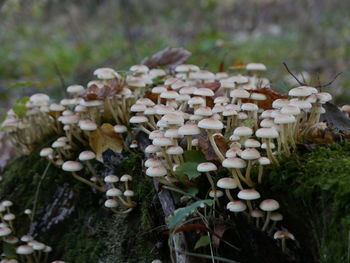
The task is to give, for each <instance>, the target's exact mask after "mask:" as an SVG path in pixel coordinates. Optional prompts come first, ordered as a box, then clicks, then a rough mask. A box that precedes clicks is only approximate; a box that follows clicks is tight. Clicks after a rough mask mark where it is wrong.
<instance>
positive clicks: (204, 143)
mask: <svg viewBox="0 0 350 263" xmlns="http://www.w3.org/2000/svg"><path fill="white" fill-rule="evenodd" d="M214 140H215V143H216V145H217V146H218V148H219V150H220V152H221V153H222V154H223V155H225V153H226V151H227V150H228V144H227V142H226V140H225V137H224V136H222V135H221V134H216V135H214ZM198 146H199V149H200V150H201V151H202V152H203V154H204V156H205V159H207V160H208V161H219V158H218V157H217V155H216V153H215V151H214V149H213V147H212V146H211V144H210V141H209V139H208V136H207V134H205V133H201V134H200V135H199V137H198Z"/></svg>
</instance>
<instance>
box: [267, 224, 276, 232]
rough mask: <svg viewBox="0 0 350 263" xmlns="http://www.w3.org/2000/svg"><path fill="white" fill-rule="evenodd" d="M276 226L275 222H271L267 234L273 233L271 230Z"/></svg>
mask: <svg viewBox="0 0 350 263" xmlns="http://www.w3.org/2000/svg"><path fill="white" fill-rule="evenodd" d="M276 225H277V221H273V223H272V225H271V227H270V229H269V230H268V231H267V232H268V233H269V234H272V231H273V229H274V228H275V227H276Z"/></svg>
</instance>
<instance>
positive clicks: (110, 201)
mask: <svg viewBox="0 0 350 263" xmlns="http://www.w3.org/2000/svg"><path fill="white" fill-rule="evenodd" d="M104 205H105V207H108V208H114V207H117V206H118V202H117V201H116V200H114V199H107V200H106V201H105V203H104Z"/></svg>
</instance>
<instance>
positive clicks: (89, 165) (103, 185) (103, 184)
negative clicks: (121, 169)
mask: <svg viewBox="0 0 350 263" xmlns="http://www.w3.org/2000/svg"><path fill="white" fill-rule="evenodd" d="M86 165H87V167H88V169H89V171H90V172H91V174H92V176H94V177H95V178H96V179H97V181H98V182H99V183H100V185H101V186H102V187H105V183H104V182H103V181H102V180H101V179H100V178H99V177H98V176H97V173H96V170H95V169H94V167H93V166H92V165H91V162H90V161H87V162H86Z"/></svg>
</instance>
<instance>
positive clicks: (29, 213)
mask: <svg viewBox="0 0 350 263" xmlns="http://www.w3.org/2000/svg"><path fill="white" fill-rule="evenodd" d="M24 213H25V214H26V215H31V214H32V210H30V209H25V210H24Z"/></svg>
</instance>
